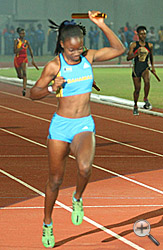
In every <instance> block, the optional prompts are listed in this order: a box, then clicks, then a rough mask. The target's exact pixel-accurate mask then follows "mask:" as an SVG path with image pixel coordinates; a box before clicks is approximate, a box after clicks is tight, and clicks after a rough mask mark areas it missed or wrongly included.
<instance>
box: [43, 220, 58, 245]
mask: <svg viewBox="0 0 163 250" xmlns="http://www.w3.org/2000/svg"><path fill="white" fill-rule="evenodd" d="M42 243H43V245H44V247H46V248H53V247H54V245H55V240H54V235H53V224H52V225H51V226H46V225H43V235H42Z"/></svg>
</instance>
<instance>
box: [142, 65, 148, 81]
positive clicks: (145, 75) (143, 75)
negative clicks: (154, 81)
mask: <svg viewBox="0 0 163 250" xmlns="http://www.w3.org/2000/svg"><path fill="white" fill-rule="evenodd" d="M142 77H143V80H144V83H147V84H148V83H149V80H150V74H149V70H148V68H147V69H146V70H144V72H143V73H142Z"/></svg>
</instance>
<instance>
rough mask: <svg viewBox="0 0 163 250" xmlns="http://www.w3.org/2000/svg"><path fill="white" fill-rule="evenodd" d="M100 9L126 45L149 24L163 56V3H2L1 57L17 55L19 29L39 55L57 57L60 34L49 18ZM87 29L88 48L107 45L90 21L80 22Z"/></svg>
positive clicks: (46, 0)
mask: <svg viewBox="0 0 163 250" xmlns="http://www.w3.org/2000/svg"><path fill="white" fill-rule="evenodd" d="M88 10H99V11H101V12H104V13H106V14H107V15H108V18H107V19H106V23H107V24H108V25H109V26H110V27H111V29H112V30H113V31H114V32H115V33H116V34H117V35H118V36H119V38H120V39H121V40H122V39H123V42H124V43H125V46H126V48H127V47H128V45H129V44H130V42H132V41H135V40H137V35H136V27H137V26H138V25H145V26H146V27H147V29H148V34H147V40H148V41H149V42H152V43H153V44H154V54H155V55H163V0H155V1H153V0H100V1H99V0H5V1H4V0H0V55H13V40H14V39H15V38H17V37H18V33H17V32H16V29H17V27H22V28H24V29H25V31H26V39H27V40H29V42H30V44H31V47H32V49H33V51H34V55H35V56H44V55H53V53H54V48H55V44H56V36H57V33H56V32H55V31H54V30H52V29H50V28H49V27H48V25H49V23H48V18H50V19H52V20H54V21H55V22H56V23H57V24H60V23H61V22H62V21H63V20H71V14H72V13H73V12H81V13H82V12H88ZM76 22H78V23H79V22H82V24H84V25H85V26H86V29H87V34H86V37H85V46H86V47H88V48H93V49H98V48H100V47H103V46H107V45H108V44H107V41H106V40H105V37H104V36H103V34H102V33H101V31H100V30H99V29H98V28H96V27H95V25H94V24H93V23H91V21H90V20H87V19H81V20H78V19H76Z"/></svg>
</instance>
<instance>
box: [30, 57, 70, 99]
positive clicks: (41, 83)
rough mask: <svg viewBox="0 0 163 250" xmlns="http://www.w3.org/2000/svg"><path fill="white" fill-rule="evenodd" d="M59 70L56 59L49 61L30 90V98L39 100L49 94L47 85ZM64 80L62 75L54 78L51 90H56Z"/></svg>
mask: <svg viewBox="0 0 163 250" xmlns="http://www.w3.org/2000/svg"><path fill="white" fill-rule="evenodd" d="M58 71H59V65H58V64H57V63H56V60H55V59H54V60H53V61H50V62H49V63H48V64H47V65H46V66H45V68H44V69H43V72H42V74H41V77H40V78H39V79H38V80H37V82H36V83H35V85H34V86H33V87H32V88H31V90H30V98H31V99H32V100H39V99H42V98H43V97H45V96H47V95H48V94H50V92H49V91H48V85H49V83H50V82H51V81H52V80H53V78H54V77H55V76H56V75H57V73H58ZM64 82H65V80H64V78H63V77H57V78H55V81H54V84H53V85H52V88H53V91H56V90H57V89H58V87H60V86H61V85H62V84H63V83H64Z"/></svg>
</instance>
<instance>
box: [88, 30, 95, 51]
mask: <svg viewBox="0 0 163 250" xmlns="http://www.w3.org/2000/svg"><path fill="white" fill-rule="evenodd" d="M88 37H89V49H93V48H94V31H93V27H92V26H91V27H90V31H89V33H88Z"/></svg>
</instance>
